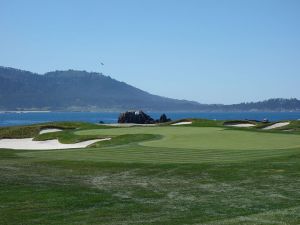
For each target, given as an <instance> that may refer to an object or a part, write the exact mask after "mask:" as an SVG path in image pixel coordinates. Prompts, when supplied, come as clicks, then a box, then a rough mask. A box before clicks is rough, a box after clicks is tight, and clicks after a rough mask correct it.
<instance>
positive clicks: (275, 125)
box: [263, 122, 290, 130]
mask: <svg viewBox="0 0 300 225" xmlns="http://www.w3.org/2000/svg"><path fill="white" fill-rule="evenodd" d="M289 124H290V122H280V123H275V124H273V125H271V126H268V127H265V128H263V130H271V129H275V128H278V127H284V126H286V125H289Z"/></svg>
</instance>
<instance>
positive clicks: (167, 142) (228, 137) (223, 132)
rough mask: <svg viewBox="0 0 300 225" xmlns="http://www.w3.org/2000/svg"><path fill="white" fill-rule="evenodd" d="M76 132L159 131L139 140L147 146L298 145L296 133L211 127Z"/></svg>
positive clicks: (245, 147) (237, 147) (244, 147)
mask: <svg viewBox="0 0 300 225" xmlns="http://www.w3.org/2000/svg"><path fill="white" fill-rule="evenodd" d="M75 134H78V135H123V134H159V135H162V137H163V138H162V139H161V140H154V141H147V142H143V143H141V145H143V146H149V147H165V148H185V149H187V148H189V149H201V150H209V149H222V150H223V149H228V150H251V149H253V150H257V149H260V150H264V149H287V148H295V147H300V138H299V135H291V134H274V133H259V132H249V131H240V130H230V129H224V128H214V127H205V128H201V127H134V128H119V129H106V130H104V129H97V130H86V131H79V132H75Z"/></svg>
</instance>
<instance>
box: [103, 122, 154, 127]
mask: <svg viewBox="0 0 300 225" xmlns="http://www.w3.org/2000/svg"><path fill="white" fill-rule="evenodd" d="M99 125H106V126H111V127H133V126H142V127H153V126H156V124H139V123H106V124H99Z"/></svg>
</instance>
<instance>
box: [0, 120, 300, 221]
mask: <svg viewBox="0 0 300 225" xmlns="http://www.w3.org/2000/svg"><path fill="white" fill-rule="evenodd" d="M175 125H177V126H175ZM47 129H50V130H48V131H47ZM51 129H52V130H51ZM42 131H45V132H42ZM46 131H47V132H46ZM26 138H27V139H28V138H31V139H32V140H30V141H32V142H39V143H45V144H47V143H50V142H49V141H52V140H57V141H58V142H59V143H62V144H64V146H68V144H69V145H72V144H73V145H72V146H73V147H72V148H70V149H52V150H47V149H46V150H45V149H44V150H38V149H32V150H31V149H26V150H24V149H22V147H18V148H16V149H9V148H1V149H0V171H1V176H0V199H1V201H0V224H83V223H82V221H84V224H107V225H108V224H117V225H118V224H145V225H147V224H161V225H171V224H172V225H173V224H199V225H200V224H202V225H204V224H210V225H213V224H216V225H221V224H224V225H235V224H246V225H254V224H270V225H273V224H282V225H284V224H295V225H296V224H299V223H300V121H278V122H276V123H275V122H274V123H269V122H268V123H262V122H253V121H251V122H249V121H213V120H201V119H187V120H181V121H177V122H169V123H164V124H158V125H155V126H137V125H133V126H130V127H128V126H107V125H97V124H89V123H79V122H77V123H75V122H57V123H44V124H37V125H28V126H19V127H4V128H0V146H1V139H2V140H4V139H5V140H6V141H7V140H15V142H16V140H17V139H18V140H22V139H26ZM89 140H94V141H93V142H91V143H89V145H88V146H87V147H80V148H77V147H76V145H74V144H76V143H78V144H80V143H83V142H86V141H89ZM47 141H48V142H47ZM18 146H19V145H18Z"/></svg>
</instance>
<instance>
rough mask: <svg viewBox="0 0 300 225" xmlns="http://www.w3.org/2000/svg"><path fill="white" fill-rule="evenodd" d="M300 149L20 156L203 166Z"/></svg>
mask: <svg viewBox="0 0 300 225" xmlns="http://www.w3.org/2000/svg"><path fill="white" fill-rule="evenodd" d="M299 152H300V149H284V150H260V151H259V150H251V151H245V150H242V151H238V150H231V151H229V150H210V151H201V150H195V149H169V148H150V147H137V146H126V147H124V146H123V147H121V148H103V149H87V150H72V151H47V152H45V151H44V152H38V151H32V152H22V153H19V154H20V155H22V156H27V157H35V158H41V159H60V160H90V161H110V162H137V163H139V162H143V163H203V162H241V161H248V160H255V159H261V158H273V157H280V156H288V155H293V154H297V153H299Z"/></svg>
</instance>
